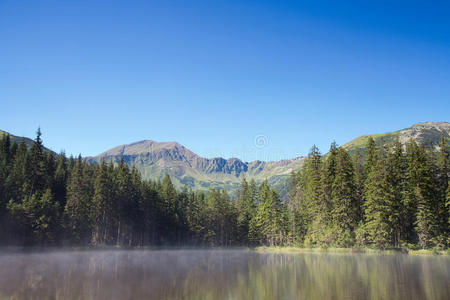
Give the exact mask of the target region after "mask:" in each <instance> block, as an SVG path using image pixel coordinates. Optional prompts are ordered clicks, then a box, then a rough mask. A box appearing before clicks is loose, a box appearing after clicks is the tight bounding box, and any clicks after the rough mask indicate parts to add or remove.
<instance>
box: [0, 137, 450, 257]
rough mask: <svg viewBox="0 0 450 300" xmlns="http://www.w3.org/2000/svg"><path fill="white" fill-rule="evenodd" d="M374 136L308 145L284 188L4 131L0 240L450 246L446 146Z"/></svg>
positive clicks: (0, 242)
mask: <svg viewBox="0 0 450 300" xmlns="http://www.w3.org/2000/svg"><path fill="white" fill-rule="evenodd" d="M433 149H435V148H433V146H432V145H423V144H417V143H416V142H415V141H413V140H410V141H409V142H407V143H406V145H402V144H401V143H400V141H399V140H397V141H396V142H395V143H394V144H392V145H387V144H384V143H380V144H379V145H376V144H375V142H374V140H373V139H369V142H368V144H367V146H366V148H365V150H364V153H355V154H353V155H350V154H349V153H348V152H347V151H346V150H345V149H344V148H342V147H338V146H337V145H336V144H335V143H333V144H332V145H331V147H330V150H329V152H328V153H327V154H325V155H321V153H320V151H319V149H318V148H317V147H315V146H313V147H312V149H311V151H310V153H309V154H308V157H307V158H306V160H305V163H304V166H303V168H301V169H300V170H299V171H297V172H294V173H292V174H291V180H290V192H289V195H288V196H287V197H286V198H285V199H281V198H280V196H279V195H278V194H277V192H276V191H275V190H274V189H273V188H271V187H270V186H269V184H268V183H267V181H264V182H262V183H261V184H257V183H256V182H255V181H254V180H249V181H247V180H246V179H245V178H244V179H242V183H241V186H240V188H239V191H238V192H237V193H236V195H228V194H227V192H226V191H225V190H222V189H219V188H212V189H210V190H209V191H208V192H206V193H205V192H195V191H192V190H190V189H188V188H186V187H185V188H184V189H183V190H179V191H178V190H176V189H175V188H174V186H173V185H172V182H171V179H170V177H169V176H168V175H166V176H165V177H164V178H163V179H162V180H158V181H146V180H143V179H142V178H141V176H140V173H139V171H138V170H137V169H135V168H134V167H130V166H128V165H127V164H126V163H124V161H123V160H122V161H121V162H120V163H116V164H114V163H110V162H107V161H102V162H101V163H100V164H90V163H87V162H85V160H84V159H83V158H82V157H81V156H78V157H76V158H74V157H66V155H65V154H64V153H61V154H58V155H56V154H54V153H53V152H51V151H48V150H46V149H45V148H44V146H43V142H42V139H41V132H40V130H38V131H37V136H36V139H35V141H34V143H33V145H32V146H31V147H27V146H26V145H25V142H24V141H22V142H21V143H19V144H17V143H12V142H11V139H10V137H9V136H8V135H5V136H4V137H2V138H1V139H0V230H1V235H0V245H2V246H10V245H14V246H88V245H105V246H108V245H111V246H112V245H118V246H175V247H180V246H214V247H226V246H258V245H267V246H282V245H290V246H299V247H369V248H377V249H386V248H393V247H397V248H400V247H408V248H423V249H429V248H436V249H446V248H448V245H449V242H450V229H449V225H450V220H449V217H450V213H449V210H450V188H449V184H448V181H449V149H448V144H447V142H446V140H445V138H444V137H442V139H441V143H440V146H439V147H437V149H439V150H437V151H436V150H433Z"/></svg>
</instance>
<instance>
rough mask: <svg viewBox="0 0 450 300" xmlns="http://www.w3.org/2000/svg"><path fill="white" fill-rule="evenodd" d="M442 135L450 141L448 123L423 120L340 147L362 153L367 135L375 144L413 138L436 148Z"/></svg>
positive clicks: (449, 126)
mask: <svg viewBox="0 0 450 300" xmlns="http://www.w3.org/2000/svg"><path fill="white" fill-rule="evenodd" d="M442 135H443V136H444V137H445V138H446V140H447V142H450V123H448V122H424V123H417V124H414V125H412V126H411V127H408V128H405V129H402V130H398V131H394V132H388V133H382V134H370V135H363V136H360V137H358V138H356V139H354V140H352V141H351V142H348V143H346V144H344V145H343V146H342V147H344V148H345V149H347V151H349V152H350V153H351V154H353V153H355V152H356V151H358V152H360V153H363V152H364V148H365V146H366V145H367V141H368V140H369V137H372V138H373V139H374V140H375V143H376V144H377V145H380V144H381V140H383V143H384V144H392V143H393V142H394V141H395V140H396V138H397V137H398V138H399V139H400V142H401V143H402V144H405V143H406V142H408V141H409V140H410V139H413V140H415V141H416V142H417V143H424V144H425V145H429V144H430V143H431V144H432V146H433V147H434V148H435V149H437V148H438V147H439V141H440V139H441V136H442Z"/></svg>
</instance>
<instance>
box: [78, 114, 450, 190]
mask: <svg viewBox="0 0 450 300" xmlns="http://www.w3.org/2000/svg"><path fill="white" fill-rule="evenodd" d="M441 135H444V136H445V137H446V138H447V140H450V123H447V122H425V123H418V124H414V125H413V126H411V127H409V128H406V129H402V130H399V131H395V132H389V133H384V134H373V135H364V136H361V137H358V138H356V139H354V140H352V141H351V142H348V143H346V144H344V145H343V147H344V148H346V149H347V150H348V151H349V152H350V153H355V152H356V151H359V152H362V153H363V152H364V148H365V146H366V144H367V140H368V139H369V137H370V136H372V137H373V138H374V139H375V142H376V143H378V144H380V142H381V138H383V140H384V143H392V142H393V141H394V140H395V139H396V137H397V136H398V137H399V138H400V141H401V142H402V143H405V142H406V141H408V140H409V139H410V138H412V139H414V140H415V141H417V142H421V143H422V142H423V143H429V142H430V141H431V142H432V143H433V145H434V146H435V147H437V145H438V143H439V140H440V138H441ZM121 158H123V159H124V161H125V162H126V163H127V164H129V165H133V166H135V167H136V168H137V169H138V170H139V171H140V172H141V173H142V176H143V177H144V178H146V179H161V178H162V177H163V176H164V175H165V174H166V173H168V174H169V175H170V176H171V178H172V181H173V182H174V184H175V186H177V187H178V188H181V187H183V186H185V185H186V186H188V187H190V188H193V189H196V190H207V189H209V188H210V187H223V188H225V189H227V190H228V191H231V192H233V191H235V190H236V189H237V187H238V186H239V183H240V182H241V180H242V178H243V177H245V178H247V179H250V178H254V179H255V180H256V182H262V181H263V180H264V179H267V180H268V181H269V183H270V184H271V185H272V186H274V187H275V188H276V189H277V190H278V191H279V192H280V194H281V195H282V196H284V195H286V193H287V191H288V186H289V174H290V173H291V172H292V171H296V170H298V169H299V168H301V166H302V165H303V162H304V159H305V158H304V157H298V158H294V159H288V160H282V161H271V162H264V161H252V162H243V161H241V160H240V159H238V158H230V159H224V158H220V157H216V158H204V157H200V156H198V155H197V154H195V153H193V152H192V151H190V150H189V149H187V148H186V147H184V146H182V145H180V144H178V143H176V142H155V141H152V140H144V141H140V142H136V143H132V144H128V145H121V146H118V147H115V148H113V149H110V150H108V151H106V152H103V153H102V154H100V155H98V156H95V157H88V158H87V160H88V161H90V162H94V163H98V162H100V161H101V160H106V161H113V162H115V163H118V162H119V161H120V159H121Z"/></svg>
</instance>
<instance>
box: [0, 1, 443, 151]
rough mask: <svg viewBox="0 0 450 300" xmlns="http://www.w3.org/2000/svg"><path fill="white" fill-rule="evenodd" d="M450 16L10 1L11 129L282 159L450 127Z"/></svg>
mask: <svg viewBox="0 0 450 300" xmlns="http://www.w3.org/2000/svg"><path fill="white" fill-rule="evenodd" d="M431 2H433V3H431ZM447 3H448V1H447ZM447 3H445V1H442V2H439V1H261V0H260V1H242V0H241V1H95V0H94V1H92V0H91V1H5V0H0V101H1V102H0V103H1V107H2V116H1V118H0V129H2V130H6V131H9V132H11V133H13V134H15V135H24V136H29V137H33V136H34V135H35V131H36V128H37V127H38V126H41V128H42V131H43V138H44V142H45V144H46V145H47V146H48V147H50V148H51V149H53V150H55V151H60V150H65V151H66V153H68V154H74V155H77V154H78V153H81V154H82V155H86V156H87V155H96V154H99V153H100V152H103V151H105V150H107V149H109V148H111V147H114V146H116V145H119V144H124V143H130V142H134V141H138V140H143V139H153V140H156V141H178V142H179V143H181V144H183V145H185V146H186V147H188V148H190V149H191V150H193V151H194V152H196V153H198V154H200V155H203V156H207V157H211V156H224V157H231V156H237V157H239V158H242V159H244V160H252V159H255V158H257V159H263V160H272V159H275V160H276V159H281V158H288V157H294V156H298V155H305V154H307V152H308V150H309V149H310V147H311V146H312V145H313V144H317V145H318V146H319V147H320V149H321V150H322V152H326V150H327V149H328V147H329V144H330V143H331V142H332V141H333V140H336V142H337V143H338V144H344V143H345V142H347V141H349V140H351V139H353V138H355V137H357V136H359V135H362V134H367V133H381V132H387V131H393V130H398V129H402V128H406V127H409V126H410V125H412V124H413V123H417V122H422V121H449V116H450V18H449V17H448V16H449V15H450V5H449V4H447ZM259 135H263V136H264V137H266V138H267V145H266V146H265V147H263V148H257V147H255V145H254V139H255V136H259Z"/></svg>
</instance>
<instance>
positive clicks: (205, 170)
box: [87, 140, 303, 191]
mask: <svg viewBox="0 0 450 300" xmlns="http://www.w3.org/2000/svg"><path fill="white" fill-rule="evenodd" d="M122 158H123V159H124V161H125V162H126V163H127V164H129V165H133V166H135V167H136V168H137V169H138V170H139V171H140V172H141V173H142V176H143V177H144V178H146V179H161V178H162V177H163V176H164V175H165V174H166V173H168V174H169V175H170V176H171V178H172V181H173V182H174V184H175V185H176V186H178V187H182V186H184V185H186V186H188V187H191V188H193V189H196V190H207V189H209V188H210V187H224V188H226V189H227V190H229V191H234V190H236V188H237V187H238V186H239V183H240V182H241V180H242V178H243V177H244V176H245V177H246V178H254V179H255V180H256V181H257V182H261V181H263V180H264V179H267V180H268V181H269V182H270V183H271V184H272V185H274V186H276V187H277V188H278V189H279V190H280V191H283V190H285V189H286V182H287V179H288V177H289V174H290V172H291V171H293V170H297V169H298V168H299V167H300V166H301V165H302V163H303V158H296V159H290V160H283V161H278V162H263V161H253V162H249V163H248V162H243V161H241V160H240V159H237V158H230V159H224V158H221V157H216V158H204V157H200V156H198V155H197V154H195V153H193V152H192V151H190V150H189V149H187V148H185V147H184V146H182V145H180V144H178V143H176V142H161V143H159V142H155V141H151V140H144V141H140V142H136V143H132V144H128V145H121V146H118V147H115V148H113V149H110V150H108V151H106V152H103V153H102V154H100V155H98V156H96V157H89V158H87V160H88V161H90V162H95V163H98V162H100V161H101V160H106V161H113V162H116V163H117V162H119V161H120V160H121V159H122Z"/></svg>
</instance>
